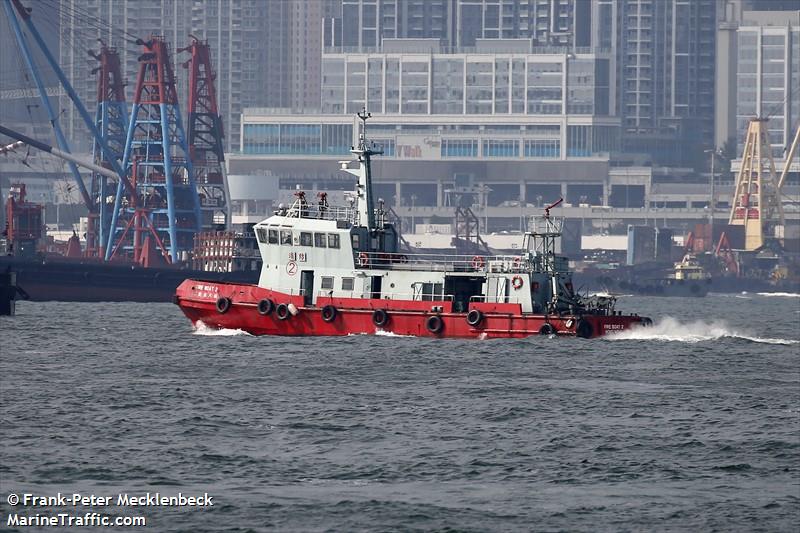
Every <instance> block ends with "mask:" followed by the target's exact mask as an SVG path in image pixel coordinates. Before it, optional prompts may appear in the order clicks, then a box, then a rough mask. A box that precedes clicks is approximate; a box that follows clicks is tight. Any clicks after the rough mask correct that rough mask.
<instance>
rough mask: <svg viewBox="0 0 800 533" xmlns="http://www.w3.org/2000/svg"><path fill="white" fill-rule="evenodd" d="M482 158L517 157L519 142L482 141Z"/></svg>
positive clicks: (506, 140)
mask: <svg viewBox="0 0 800 533" xmlns="http://www.w3.org/2000/svg"><path fill="white" fill-rule="evenodd" d="M483 155H484V157H519V141H516V140H511V139H505V140H501V141H483Z"/></svg>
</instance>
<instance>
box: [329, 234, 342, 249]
mask: <svg viewBox="0 0 800 533" xmlns="http://www.w3.org/2000/svg"><path fill="white" fill-rule="evenodd" d="M338 247H339V234H338V233H328V248H338Z"/></svg>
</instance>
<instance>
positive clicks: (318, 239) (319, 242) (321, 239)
mask: <svg viewBox="0 0 800 533" xmlns="http://www.w3.org/2000/svg"><path fill="white" fill-rule="evenodd" d="M314 246H315V247H317V248H325V234H324V233H315V234H314Z"/></svg>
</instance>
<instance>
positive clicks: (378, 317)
mask: <svg viewBox="0 0 800 533" xmlns="http://www.w3.org/2000/svg"><path fill="white" fill-rule="evenodd" d="M372 323H373V324H375V325H376V326H378V327H379V328H382V327H383V326H385V325H386V324H388V323H389V313H387V312H386V309H376V310H374V311H373V312H372Z"/></svg>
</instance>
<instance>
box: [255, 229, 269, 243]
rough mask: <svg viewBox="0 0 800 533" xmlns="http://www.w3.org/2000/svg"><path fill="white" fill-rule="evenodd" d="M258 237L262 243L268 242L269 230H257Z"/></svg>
mask: <svg viewBox="0 0 800 533" xmlns="http://www.w3.org/2000/svg"><path fill="white" fill-rule="evenodd" d="M256 237H257V238H258V242H260V243H265V242H267V230H265V229H264V228H256Z"/></svg>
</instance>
